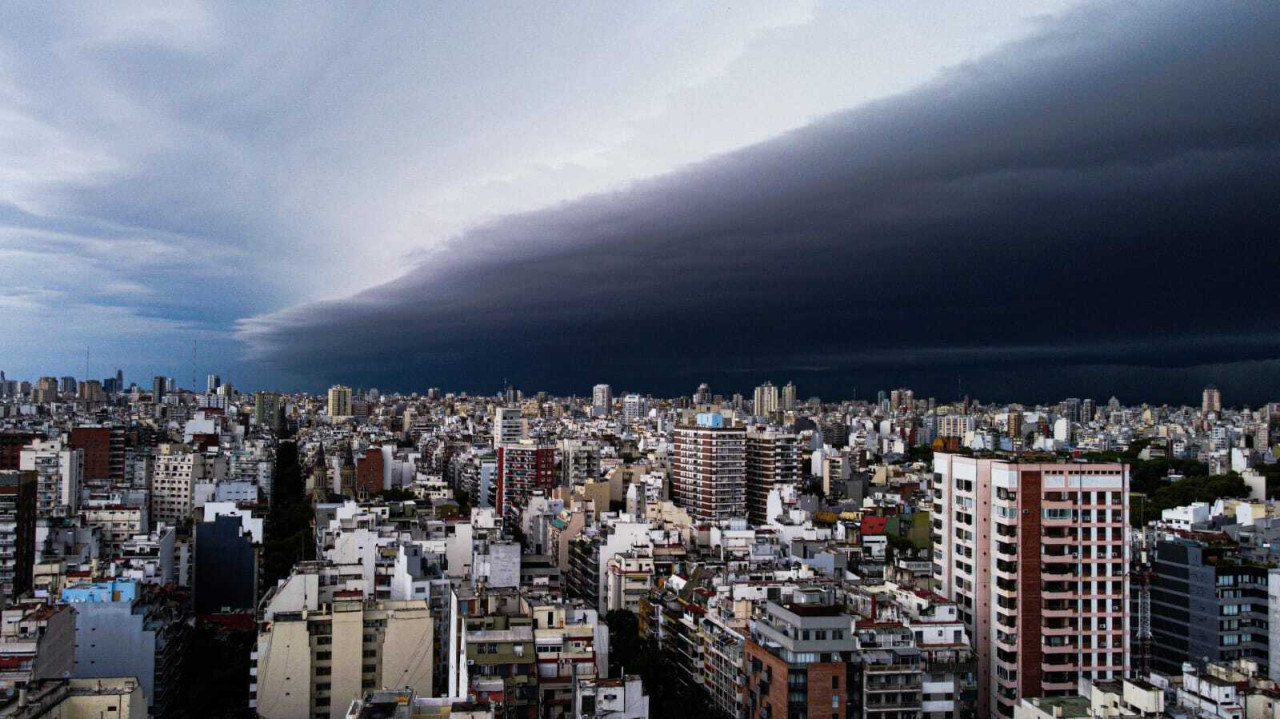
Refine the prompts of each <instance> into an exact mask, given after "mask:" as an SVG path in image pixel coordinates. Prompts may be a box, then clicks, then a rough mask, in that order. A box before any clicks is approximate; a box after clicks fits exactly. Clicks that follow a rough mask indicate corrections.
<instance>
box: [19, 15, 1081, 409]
mask: <svg viewBox="0 0 1280 719" xmlns="http://www.w3.org/2000/svg"><path fill="white" fill-rule="evenodd" d="M1073 1H1074V0H1038V1H1037V2H1035V3H1025V2H1020V3H1013V2H999V3H990V4H986V5H984V6H983V7H981V8H965V7H963V6H959V5H957V6H954V7H941V6H940V7H936V8H931V9H929V10H928V11H927V14H925V11H919V12H917V11H900V12H894V13H884V12H881V11H879V10H878V9H876V8H875V7H873V6H867V7H865V8H863V7H854V6H849V5H847V4H844V3H836V2H824V1H823V0H816V1H814V2H801V3H789V4H786V5H780V4H777V3H766V2H750V1H748V2H735V3H733V4H732V5H723V4H713V3H701V2H689V3H682V2H677V3H664V4H661V5H657V4H650V5H646V4H626V5H591V4H562V5H537V6H534V5H529V4H527V3H516V2H511V3H507V2H495V3H484V4H416V5H414V4H380V5H361V6H353V5H344V4H316V3H307V4H277V5H272V6H270V7H263V6H262V5H261V4H258V3H243V4H241V3H235V2H219V3H208V4H206V3H201V2H196V1H179V2H170V3H164V4H162V5H157V4H155V3H136V4H135V3H128V2H125V3H115V4H113V5H111V6H110V7H105V6H104V7H59V6H49V5H47V4H38V3H24V2H21V1H19V2H11V3H4V4H2V5H0V262H2V263H3V265H2V266H3V270H4V273H5V275H4V276H5V281H4V282H3V284H0V326H5V327H6V328H14V327H21V328H24V329H25V328H29V327H36V328H39V336H38V337H27V338H24V342H23V344H22V345H21V346H15V345H11V344H10V345H6V346H3V347H0V368H3V369H7V370H9V372H10V374H11V375H16V376H33V375H38V374H65V373H75V374H79V373H80V367H81V366H82V364H81V362H82V357H83V349H84V346H85V345H90V344H91V345H93V346H94V347H95V350H96V352H95V356H98V357H100V358H101V362H103V363H104V366H102V367H99V368H96V369H94V370H93V371H94V372H95V373H97V374H106V373H107V372H110V371H112V370H113V369H114V368H115V367H116V366H122V365H123V366H124V367H125V368H126V371H127V373H128V374H129V375H130V376H132V377H137V376H144V377H145V376H149V375H150V374H152V373H153V372H162V373H165V374H175V375H179V376H180V377H185V376H186V375H187V372H186V370H187V364H188V354H189V353H188V351H187V350H186V349H184V348H186V347H189V344H190V341H191V340H193V339H198V340H199V341H200V342H201V344H202V347H206V348H207V349H206V350H203V351H202V356H201V363H200V367H199V368H198V371H199V373H200V374H201V375H203V373H204V372H206V371H217V372H221V373H222V374H223V375H224V376H226V377H230V378H233V379H234V380H235V381H237V382H238V383H241V384H271V383H274V382H276V381H278V380H280V379H281V375H280V374H278V373H272V372H266V371H261V368H260V367H259V366H257V365H254V364H243V363H237V362H236V356H237V352H238V350H239V346H238V345H237V344H235V343H234V342H233V341H231V340H229V339H228V338H227V333H228V330H229V329H230V328H231V327H232V323H233V322H234V320H235V319H237V318H243V317H246V316H256V315H261V314H263V313H267V312H271V311H273V310H278V309H279V308H281V307H288V306H291V305H296V304H299V303H305V302H310V301H315V300H322V299H337V298H343V297H349V296H351V295H352V294H353V293H355V292H358V291H360V290H363V289H367V288H369V287H373V286H376V285H378V284H380V283H383V282H386V281H387V280H389V279H393V278H396V277H398V276H400V275H401V274H402V273H403V271H404V270H405V269H407V268H408V267H410V266H411V265H412V261H411V260H410V259H406V258H415V257H422V256H426V257H430V256H438V255H439V254H440V252H441V244H442V243H444V242H445V241H446V240H447V239H448V238H450V237H454V236H457V235H459V234H462V233H465V232H467V231H468V230H469V229H471V228H473V227H476V226H478V225H481V224H483V223H484V222H486V221H488V220H491V219H492V218H496V217H502V216H505V215H509V214H511V213H513V212H522V211H529V210H534V209H537V208H541V207H546V206H550V205H553V204H555V203H559V202H564V201H569V200H573V199H575V198H578V197H581V196H583V195H587V194H591V193H598V192H601V191H610V190H614V189H616V188H618V187H623V186H625V185H626V183H628V182H631V181H633V180H635V179H636V178H641V177H648V176H653V175H658V174H662V173H664V172H668V171H670V170H672V169H673V168H676V167H679V166H682V165H684V164H687V163H689V162H693V161H697V160H700V159H704V158H706V157H708V156H710V155H712V154H715V153H720V152H725V151H728V150H731V149H733V148H737V147H741V146H744V145H748V144H751V143H754V142H758V141H760V140H764V139H766V138H768V137H772V136H774V135H776V134H778V133H780V132H782V131H784V130H787V129H790V128H794V127H796V126H799V125H802V124H804V123H806V122H808V121H809V120H811V119H812V118H814V117H818V116H821V115H824V114H826V113H829V112H831V111H833V110H837V109H840V108H844V107H850V106H854V105H858V104H861V103H865V102H867V101H870V100H874V99H876V98H882V97H885V96H888V95H890V94H893V93H895V92H899V91H901V90H903V89H905V88H908V87H911V86H914V85H916V84H919V83H920V82H923V81H926V80H928V79H929V78H931V77H933V76H935V75H936V73H937V72H938V70H939V68H941V67H945V66H949V65H953V64H956V63H962V62H964V61H966V60H968V59H971V58H973V57H976V56H977V55H979V54H980V53H981V52H984V51H986V50H987V49H990V48H991V47H994V46H997V45H998V44H1000V43H1002V42H1005V41H1007V40H1009V39H1012V38H1018V37H1023V36H1025V35H1026V34H1027V33H1028V32H1029V31H1030V30H1031V29H1033V28H1034V27H1037V26H1038V25H1039V24H1040V23H1041V22H1043V21H1042V20H1041V19H1040V18H1039V17H1038V15H1039V14H1043V13H1053V12H1057V11H1059V10H1060V9H1061V8H1062V7H1063V6H1064V5H1069V4H1071V3H1072V2H1073ZM924 21H927V22H928V23H929V30H930V31H929V32H928V33H927V34H925V33H920V32H919V31H918V28H919V27H920V23H922V22H924ZM139 335H141V336H144V337H146V338H147V339H146V341H137V340H136V339H132V340H128V341H126V340H125V339H124V338H126V337H127V338H136V337H138V336H139Z"/></svg>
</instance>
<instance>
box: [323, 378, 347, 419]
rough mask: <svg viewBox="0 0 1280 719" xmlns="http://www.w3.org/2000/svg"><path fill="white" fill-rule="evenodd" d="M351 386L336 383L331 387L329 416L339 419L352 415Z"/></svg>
mask: <svg viewBox="0 0 1280 719" xmlns="http://www.w3.org/2000/svg"><path fill="white" fill-rule="evenodd" d="M352 414H353V412H352V409H351V388H350V387H345V386H343V385H340V384H335V385H334V386H332V387H330V388H329V418H330V419H332V420H334V421H338V420H343V419H346V418H348V417H351V416H352Z"/></svg>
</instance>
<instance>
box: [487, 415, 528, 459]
mask: <svg viewBox="0 0 1280 719" xmlns="http://www.w3.org/2000/svg"><path fill="white" fill-rule="evenodd" d="M526 436H527V435H526V427H525V423H524V417H523V416H522V415H521V413H520V410H519V409H518V408H515V407H499V408H497V409H496V410H494V412H493V448H494V449H497V448H499V447H501V446H502V445H504V444H518V443H519V442H520V440H522V439H524V438H525V437H526Z"/></svg>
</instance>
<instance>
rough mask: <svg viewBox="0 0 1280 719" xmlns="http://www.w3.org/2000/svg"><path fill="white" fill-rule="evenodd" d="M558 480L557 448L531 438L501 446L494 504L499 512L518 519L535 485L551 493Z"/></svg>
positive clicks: (535, 487) (536, 487)
mask: <svg viewBox="0 0 1280 719" xmlns="http://www.w3.org/2000/svg"><path fill="white" fill-rule="evenodd" d="M555 484H556V449H555V447H541V446H538V445H536V444H534V443H533V442H531V441H527V440H526V441H524V442H518V443H513V444H504V445H502V446H500V447H498V479H497V489H496V490H495V492H496V495H497V496H496V498H495V500H494V503H493V506H494V508H496V509H497V510H498V514H499V515H500V516H504V517H509V518H515V519H518V518H519V516H520V512H521V511H523V510H524V507H525V506H526V505H527V504H528V502H529V497H530V496H532V495H533V491H534V490H535V489H541V490H543V491H544V492H546V493H548V494H550V493H551V490H552V489H553V488H554V487H555Z"/></svg>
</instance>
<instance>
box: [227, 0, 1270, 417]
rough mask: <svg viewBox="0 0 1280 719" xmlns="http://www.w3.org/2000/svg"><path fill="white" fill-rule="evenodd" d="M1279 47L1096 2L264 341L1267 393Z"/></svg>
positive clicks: (799, 375)
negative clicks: (946, 68)
mask: <svg viewBox="0 0 1280 719" xmlns="http://www.w3.org/2000/svg"><path fill="white" fill-rule="evenodd" d="M1277 47H1280V8H1278V7H1277V6H1275V5H1272V4H1231V5H1226V4H1213V5H1205V4H1202V3H1184V4H1176V5H1175V4H1168V3H1165V4H1151V5H1142V6H1139V5H1129V4H1116V5H1104V6H1097V7H1091V8H1088V9H1085V10H1080V11H1077V12H1073V13H1070V14H1068V15H1067V16H1065V17H1063V18H1062V19H1060V20H1058V21H1055V22H1052V23H1047V24H1046V25H1045V26H1044V28H1043V29H1042V30H1041V31H1040V32H1038V33H1036V34H1034V35H1033V36H1031V37H1029V38H1027V39H1025V40H1022V41H1019V42H1016V43H1013V44H1011V45H1009V46H1007V47H1005V48H1003V49H1002V50H1000V51H998V52H996V53H994V54H992V55H989V56H987V57H985V58H983V59H981V60H980V61H976V62H972V63H968V64H965V65H962V66H959V67H957V68H955V69H953V70H952V71H950V72H948V73H946V74H945V75H944V76H943V77H940V78H938V79H937V80H935V81H932V82H929V83H927V84H925V85H923V86H921V87H919V88H917V89H915V90H913V91H910V92H907V93H905V94H901V95H898V96H895V97H892V98H889V99H885V100H881V101H877V102H874V103H870V104H867V105H864V106H862V107H859V108H857V109H855V110H851V111H847V112H843V113H839V114H835V115H830V116H827V117H824V118H822V119H820V120H818V121H816V122H814V123H813V124H811V125H809V126H807V127H804V128H803V129H800V130H796V131H793V132H789V133H787V134H784V135H782V136H779V137H776V138H774V139H772V140H768V141H765V142H763V143H760V144H757V145H754V146H751V147H748V148H746V149H742V150H739V151H735V152H731V153H728V154H725V155H722V156H719V157H716V158H713V159H710V160H707V161H705V162H701V163H698V164H696V165H693V166H691V167H688V168H686V169H684V170H680V171H677V172H674V173H671V174H667V175H664V176H661V177H658V178H656V179H652V180H648V181H644V182H640V183H637V184H634V185H633V186H631V187H629V188H627V189H625V190H622V191H617V192H612V193H607V194H600V195H595V196H591V197H588V198H585V199H582V200H578V201H574V202H570V203H566V204H561V205H557V206H554V207H551V208H550V209H546V210H541V211H536V212H529V213H523V214H517V215H511V216H507V217H504V218H501V219H498V220H495V221H493V222H490V223H488V224H485V225H483V226H481V227H478V228H475V229H473V230H470V231H468V232H464V233H461V234H459V235H457V236H456V237H455V238H454V239H453V240H452V241H451V242H448V243H444V244H441V245H437V246H435V247H433V248H431V249H429V250H427V251H424V252H423V253H421V254H419V255H418V256H417V260H418V265H417V267H416V268H415V269H414V270H413V271H411V272H409V273H408V274H406V275H405V276H403V277H402V278H400V279H398V280H396V281H394V282H391V283H388V284H385V285H382V286H379V287H376V288H374V289H370V290H368V291H365V292H362V293H359V294H357V295H355V296H354V297H351V298H349V299H345V300H337V301H327V302H319V303H310V304H304V305H301V306H297V307H294V308H291V309H289V310H285V311H281V312H277V313H273V314H267V315H262V316H258V317H255V318H252V319H249V320H246V321H244V322H242V323H241V326H240V333H239V336H240V337H241V338H242V339H243V340H244V341H245V342H247V343H248V345H249V346H250V348H251V350H252V356H253V358H254V360H255V361H259V362H263V363H266V364H267V365H268V366H270V367H273V368H276V369H278V370H279V371H282V372H285V371H287V372H292V373H293V374H294V376H296V377H299V378H303V379H305V380H307V381H312V382H323V381H329V380H332V379H339V378H341V379H345V380H346V381H349V382H357V383H361V384H365V385H370V384H373V385H378V386H380V387H405V388H409V387H418V386H422V385H425V384H433V385H441V386H451V387H464V388H470V389H475V390H489V389H492V388H494V387H495V386H496V385H497V384H498V383H499V382H500V381H501V379H502V378H503V377H510V378H512V379H513V380H515V381H516V382H518V383H520V384H521V385H522V386H528V387H537V388H548V389H553V390H560V391H585V390H584V389H583V388H584V387H586V386H589V385H590V384H591V383H592V382H594V381H611V382H613V383H614V384H615V385H616V386H628V387H635V388H638V389H641V390H646V391H654V392H675V391H685V390H687V389H688V388H689V386H692V385H694V384H696V382H698V381H700V380H702V379H711V380H712V381H713V382H718V384H719V387H717V388H718V389H723V390H724V391H726V392H728V391H734V390H744V389H746V388H747V387H748V386H749V385H750V383H752V382H755V381H758V380H759V379H761V378H764V377H772V378H774V379H775V380H778V379H785V378H787V377H789V376H795V378H796V379H797V381H799V382H800V383H801V384H802V387H801V390H802V392H815V393H816V392H822V393H827V394H839V395H846V394H848V393H849V391H851V390H852V388H853V387H857V386H861V387H863V388H865V390H871V389H873V388H879V387H882V386H889V385H891V384H905V383H915V384H917V385H918V386H920V387H921V389H922V390H923V391H926V392H929V393H935V394H938V395H939V396H950V395H951V394H954V393H955V386H956V381H957V378H959V379H960V381H961V382H962V383H963V385H962V386H963V387H964V388H965V391H969V392H972V393H973V394H980V395H982V396H984V397H992V398H995V397H1000V398H1009V399H1015V398H1019V397H1028V395H1034V396H1048V397H1052V396H1056V395H1057V394H1059V393H1067V392H1071V393H1085V392H1092V393H1107V392H1112V391H1115V392H1124V391H1126V390H1127V391H1130V392H1142V393H1144V394H1145V397H1143V398H1151V399H1189V393H1191V392H1192V391H1194V390H1193V388H1194V387H1198V386H1199V385H1200V383H1202V382H1203V381H1205V377H1206V376H1210V377H1212V376H1217V375H1222V376H1226V375H1231V376H1232V378H1233V379H1236V380H1238V381H1241V382H1243V383H1245V385H1246V386H1243V387H1241V388H1240V391H1239V393H1238V394H1237V396H1242V395H1248V396H1249V397H1250V398H1251V399H1252V400H1253V401H1257V398H1258V397H1259V396H1260V395H1261V394H1263V393H1265V392H1275V391H1280V382H1278V381H1277V380H1276V379H1275V375H1274V373H1269V370H1268V368H1269V367H1270V366H1271V365H1269V364H1267V363H1268V361H1270V360H1273V359H1275V358H1277V357H1280V332H1277V331H1276V329H1275V324H1274V316H1275V312H1276V310H1277V309H1280V301H1278V300H1277V299H1276V297H1277V294H1276V292H1275V291H1274V290H1273V289H1272V287H1271V285H1273V283H1274V275H1275V271H1276V269H1277V268H1280V243H1277V242H1276V241H1275V228H1276V227H1277V226H1278V225H1277V220H1280V201H1278V200H1280V191H1278V190H1277V188H1280V88H1278V87H1277V86H1276V84H1275V82H1274V77H1275V75H1276V71H1277V70H1280V62H1278V60H1280V58H1278V56H1277V52H1276V48H1277ZM1236 362H1247V363H1250V364H1248V365H1247V366H1246V365H1240V366H1239V367H1234V368H1227V367H1229V366H1230V365H1232V363H1236ZM1259 363H1261V364H1259ZM1153 367H1155V368H1163V369H1162V370H1161V371H1158V372H1153V371H1151V370H1150V369H1149V368H1153ZM1197 368H1198V369H1197ZM1224 368H1226V369H1224ZM1094 385H1096V386H1094ZM1133 399H1140V398H1138V397H1134V398H1133Z"/></svg>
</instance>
